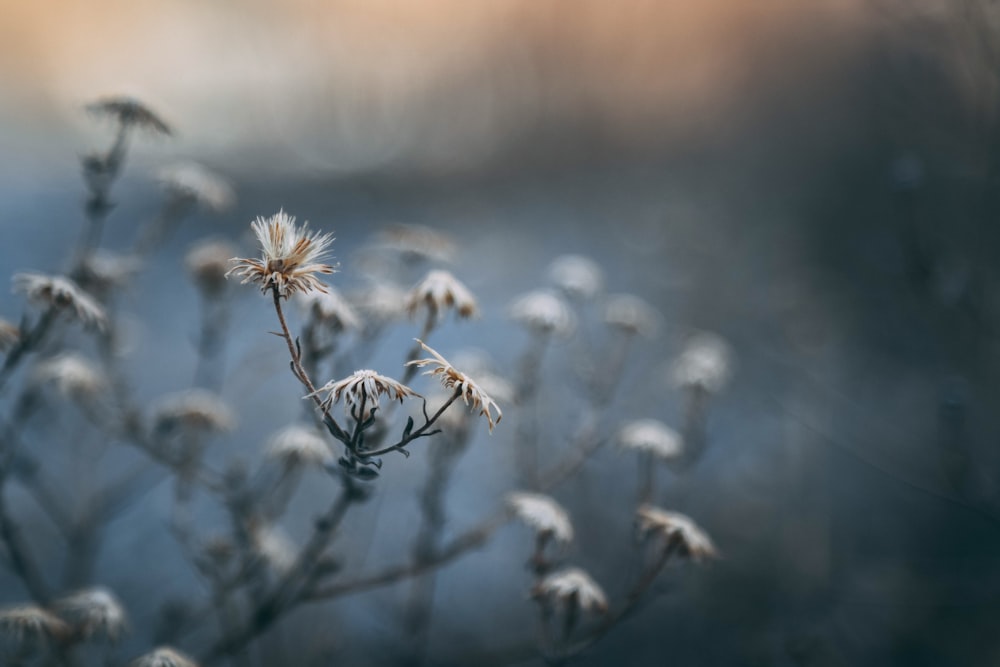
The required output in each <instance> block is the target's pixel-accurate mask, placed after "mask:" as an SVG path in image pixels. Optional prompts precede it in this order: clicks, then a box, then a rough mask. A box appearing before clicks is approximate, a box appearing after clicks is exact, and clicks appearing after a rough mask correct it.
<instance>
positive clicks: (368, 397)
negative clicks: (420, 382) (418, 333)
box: [310, 369, 419, 414]
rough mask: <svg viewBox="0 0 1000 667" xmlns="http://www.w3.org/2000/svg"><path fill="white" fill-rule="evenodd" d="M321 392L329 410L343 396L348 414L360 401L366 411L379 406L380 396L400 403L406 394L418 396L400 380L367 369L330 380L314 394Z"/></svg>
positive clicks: (324, 403)
mask: <svg viewBox="0 0 1000 667" xmlns="http://www.w3.org/2000/svg"><path fill="white" fill-rule="evenodd" d="M323 392H326V394H327V396H326V398H325V399H324V400H323V407H324V408H326V409H327V410H329V409H330V406H332V405H333V404H334V403H336V402H337V401H339V400H340V399H341V397H343V399H344V409H345V411H347V412H348V414H350V409H351V408H352V407H355V406H360V405H361V404H362V403H364V404H365V410H366V411H371V410H372V409H373V408H377V407H379V400H380V399H381V397H382V396H387V397H388V398H389V400H397V401H399V402H400V403H402V402H403V399H404V398H406V397H408V396H419V394H418V393H417V392H415V391H413V390H412V389H410V388H409V387H407V386H406V385H404V384H402V383H401V382H398V381H396V380H393V379H392V378H390V377H386V376H385V375H380V374H379V373H377V372H375V371H373V370H367V369H366V370H360V371H355V372H354V373H353V374H351V375H349V376H347V377H346V378H344V379H342V380H330V381H329V382H327V383H326V384H325V385H323V386H322V387H320V388H319V389H317V390H316V394H320V393H323ZM310 396H312V394H310Z"/></svg>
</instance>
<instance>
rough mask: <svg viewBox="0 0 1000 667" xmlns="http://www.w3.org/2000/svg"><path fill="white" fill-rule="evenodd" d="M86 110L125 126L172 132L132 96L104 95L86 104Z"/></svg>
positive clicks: (155, 132) (158, 131) (154, 132)
mask: <svg viewBox="0 0 1000 667" xmlns="http://www.w3.org/2000/svg"><path fill="white" fill-rule="evenodd" d="M87 111H89V112H90V113H92V114H94V115H97V116H105V117H108V118H114V119H115V120H116V121H118V123H120V124H121V125H123V126H126V127H137V128H139V129H142V130H146V131H148V132H151V133H153V134H164V135H170V134H172V132H171V130H170V126H169V125H167V124H166V123H165V122H164V121H163V120H162V119H161V118H160V117H159V116H158V115H156V114H155V113H153V111H152V110H150V108H149V107H147V106H146V105H145V104H143V103H142V102H140V101H139V100H137V99H135V98H133V97H127V96H119V97H105V98H103V99H100V100H97V101H96V102H92V103H91V104H88V105H87Z"/></svg>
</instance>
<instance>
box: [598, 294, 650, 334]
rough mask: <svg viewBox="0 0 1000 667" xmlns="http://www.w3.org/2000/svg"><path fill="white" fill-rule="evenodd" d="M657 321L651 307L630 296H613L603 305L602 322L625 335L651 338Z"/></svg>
mask: <svg viewBox="0 0 1000 667" xmlns="http://www.w3.org/2000/svg"><path fill="white" fill-rule="evenodd" d="M659 320H660V317H659V314H658V313H657V312H656V310H655V309H654V308H653V307H652V306H650V305H649V304H648V303H646V302H645V301H643V300H642V299H640V298H639V297H637V296H634V295H632V294H614V295H612V296H609V297H608V299H607V301H606V302H605V303H604V321H605V322H607V323H608V324H609V325H610V326H612V327H615V328H616V329H620V330H621V331H624V332H625V333H629V334H638V335H640V336H646V337H651V336H653V335H655V334H656V331H657V329H658V328H659Z"/></svg>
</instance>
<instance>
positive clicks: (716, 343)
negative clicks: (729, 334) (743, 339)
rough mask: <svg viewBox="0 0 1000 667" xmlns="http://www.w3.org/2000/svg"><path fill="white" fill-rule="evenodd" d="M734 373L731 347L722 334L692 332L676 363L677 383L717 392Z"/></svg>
mask: <svg viewBox="0 0 1000 667" xmlns="http://www.w3.org/2000/svg"><path fill="white" fill-rule="evenodd" d="M731 373H732V351H731V350H730V349H729V345H728V344H727V343H726V341H725V340H723V339H722V337H721V336H717V335H716V334H713V333H699V334H695V335H694V336H692V337H691V338H690V339H689V340H688V342H687V345H686V346H685V347H684V351H683V352H681V354H680V356H679V357H678V358H677V360H676V361H675V362H674V364H673V368H672V377H673V381H674V384H675V385H676V386H678V387H682V388H688V389H691V388H696V389H701V390H703V391H705V392H707V393H710V394H715V393H718V392H719V391H721V390H722V389H723V388H724V387H725V386H726V383H727V382H728V381H729V377H730V374H731Z"/></svg>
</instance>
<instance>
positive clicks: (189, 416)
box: [153, 389, 236, 432]
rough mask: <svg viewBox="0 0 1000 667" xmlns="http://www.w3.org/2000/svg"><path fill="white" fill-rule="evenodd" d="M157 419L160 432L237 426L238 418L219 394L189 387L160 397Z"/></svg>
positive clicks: (216, 430) (229, 429)
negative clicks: (177, 429)
mask: <svg viewBox="0 0 1000 667" xmlns="http://www.w3.org/2000/svg"><path fill="white" fill-rule="evenodd" d="M153 423H154V424H155V427H156V430H157V431H159V432H168V431H172V430H174V429H176V428H185V429H192V430H200V431H207V432H221V431H231V430H232V429H234V428H235V427H236V418H235V417H234V415H233V412H232V410H231V409H230V408H229V406H228V405H226V403H225V402H224V401H223V400H222V399H221V398H220V397H219V396H218V394H216V393H214V392H211V391H208V390H207V389H189V390H186V391H181V392H177V393H175V394H168V395H167V396H164V397H162V398H161V399H160V400H158V401H157V402H156V404H155V405H154V408H153Z"/></svg>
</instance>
